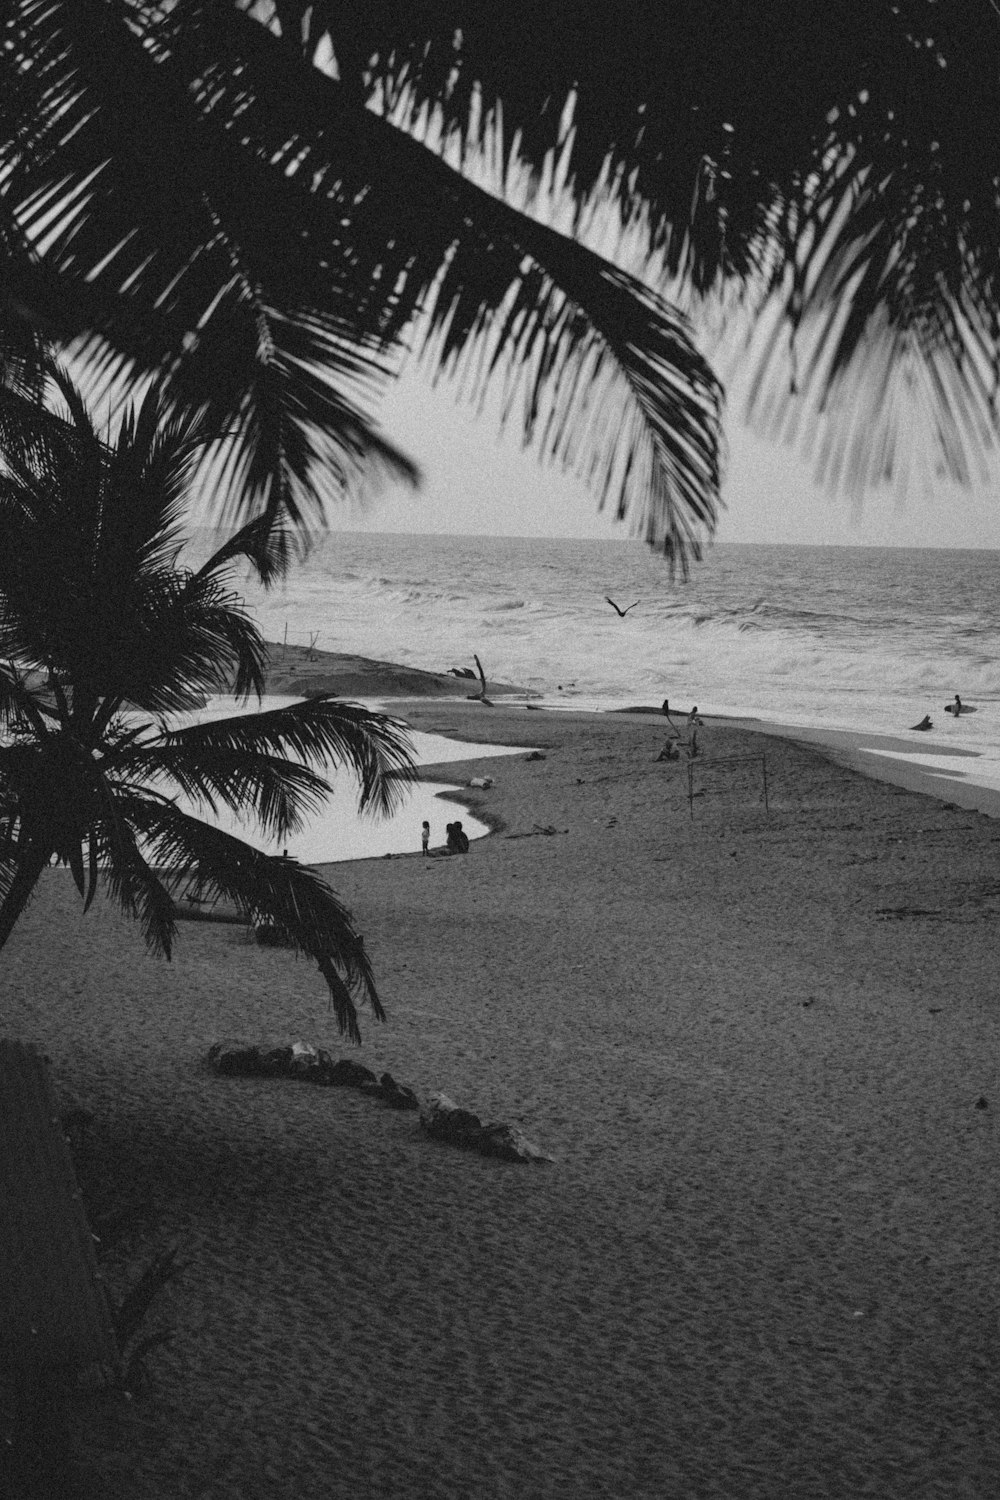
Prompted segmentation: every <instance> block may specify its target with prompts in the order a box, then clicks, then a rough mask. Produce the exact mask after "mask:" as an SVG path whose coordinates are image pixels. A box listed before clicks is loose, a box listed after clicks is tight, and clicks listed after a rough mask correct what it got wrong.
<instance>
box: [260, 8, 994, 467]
mask: <svg viewBox="0 0 1000 1500" xmlns="http://www.w3.org/2000/svg"><path fill="white" fill-rule="evenodd" d="M274 10H275V13H276V16H277V23H276V24H280V27H281V30H282V32H283V34H284V36H285V37H286V38H289V39H291V38H297V37H299V36H301V37H302V38H303V51H304V53H305V55H307V56H312V55H313V53H314V52H315V51H316V49H317V48H318V49H320V50H321V51H322V52H323V53H324V55H325V56H326V57H327V58H328V59H330V60H331V64H332V65H334V66H335V67H336V71H337V74H338V77H339V79H340V81H341V85H342V87H343V89H344V91H345V92H346V93H348V94H349V95H351V96H353V97H354V98H355V99H365V100H367V101H368V102H369V103H370V104H371V103H376V104H377V107H379V108H381V109H383V110H385V111H386V112H387V113H389V114H391V116H392V118H393V119H394V120H395V121H396V122H397V123H399V124H400V125H401V126H402V127H403V128H406V129H410V130H413V131H416V132H420V131H421V130H422V129H423V128H424V124H425V122H426V121H427V119H428V118H433V120H434V121H435V124H436V128H437V130H438V132H439V135H440V136H441V138H443V139H444V140H446V141H447V140H450V141H452V142H455V143H457V145H456V149H458V150H460V151H465V152H472V153H474V152H475V151H476V150H477V149H478V150H481V149H483V148H484V147H489V148H490V149H491V150H495V152H496V156H497V160H498V166H497V172H496V180H497V181H505V180H507V178H508V177H509V175H510V173H511V170H512V168H513V167H514V166H515V165H516V163H517V162H518V161H525V162H527V163H528V165H529V167H530V168H531V170H532V171H533V172H534V173H535V174H536V178H537V179H538V180H541V179H542V178H543V177H544V175H545V173H546V172H547V171H548V170H549V165H550V163H551V161H552V160H553V157H554V156H558V157H559V159H560V162H561V163H562V164H563V167H564V172H563V175H564V179H565V192H566V193H567V195H568V196H569V197H570V198H571V199H572V201H573V202H574V204H575V207H576V211H577V216H578V222H580V221H581V220H582V218H583V217H584V215H585V210H586V209H587V207H588V205H589V204H590V203H591V201H592V199H593V198H594V196H595V195H597V196H599V197H601V198H603V199H604V200H605V201H610V202H612V203H613V204H615V205H616V207H617V209H618V211H619V213H620V216H621V219H622V221H623V222H628V223H638V224H640V225H641V226H642V227H643V229H644V231H645V233H646V235H647V242H648V247H649V249H650V250H651V251H653V252H655V254H656V255H657V257H662V260H663V263H664V265H665V267H666V269H667V271H668V273H669V274H670V275H673V276H678V275H679V276H682V277H684V278H685V279H686V280H687V281H688V282H690V284H691V285H693V286H694V287H695V288H696V289H702V290H711V289H712V288H713V287H716V286H717V285H718V284H719V283H720V282H726V283H730V284H732V283H736V284H737V285H739V286H742V287H744V288H745V291H746V295H747V300H748V305H749V307H750V310H751V311H752V312H753V313H755V314H756V313H759V312H760V311H761V310H762V309H763V311H764V312H765V313H766V314H767V315H768V317H769V318H771V321H772V326H773V327H775V328H777V329H778V330H780V335H779V336H778V337H776V338H775V339H774V340H773V341H770V342H768V341H767V340H764V341H763V343H760V342H758V341H756V340H755V341H754V343H753V345H752V347H751V361H752V363H751V369H752V370H753V371H755V372H756V375H757V379H756V381H755V383H754V393H755V399H754V400H752V401H751V407H750V409H751V414H752V416H753V417H754V418H755V419H756V420H757V421H758V422H759V423H760V424H761V425H763V426H764V427H765V428H766V429H767V430H770V431H772V432H778V433H779V434H781V435H784V436H794V438H795V439H796V440H797V441H798V442H799V443H800V444H801V445H802V446H804V447H805V448H806V449H807V451H809V452H812V453H814V454H816V455H817V456H818V458H819V460H820V462H821V466H822V468H823V469H824V472H825V473H826V474H827V475H828V477H830V478H831V479H832V480H837V479H838V478H839V479H840V480H842V481H843V482H844V483H847V484H849V485H850V486H851V487H853V488H855V490H856V491H857V490H859V489H860V488H862V487H863V486H865V485H867V484H869V483H874V482H879V481H881V480H882V479H884V478H886V477H887V476H892V475H896V476H898V475H899V474H900V473H901V472H905V467H906V464H907V463H908V461H909V449H910V439H911V438H912V437H913V436H914V435H917V434H923V435H924V436H925V438H926V437H927V436H928V435H929V439H930V441H931V443H932V445H933V453H932V455H931V457H932V461H933V464H934V468H935V469H940V470H941V471H942V472H943V473H945V474H947V475H948V476H950V477H952V478H955V479H957V480H959V481H960V482H962V481H965V480H966V479H968V478H970V477H971V476H973V475H974V474H975V472H976V469H977V465H978V464H979V462H980V461H981V460H983V459H984V458H985V457H988V456H989V454H990V452H991V450H992V449H993V446H994V433H995V426H996V422H995V417H996V413H995V404H996V394H997V384H998V378H1000V314H998V308H1000V295H998V294H1000V287H998V285H997V281H998V272H1000V188H998V182H1000V115H998V112H997V108H996V101H997V79H998V77H1000V7H997V5H996V4H994V3H993V0H973V3H969V0H869V3H866V4H858V3H857V0H831V3H830V4H827V5H824V6H822V7H821V8H817V7H814V6H806V5H802V4H801V3H800V0H767V3H766V4H765V3H756V0H714V3H713V4H711V5H706V4H704V3H703V0H615V3H614V4H613V5H612V4H610V3H607V4H601V3H596V4H589V5H579V6H574V7H569V8H567V7H566V6H565V5H563V4H561V3H556V0H531V3H530V4H529V3H528V0H511V3H510V4H507V5H504V6H502V7H490V6H484V5H481V4H479V3H478V0H448V3H446V4H444V5H442V4H440V3H437V0H435V3H433V4H430V3H424V4H421V3H413V4H408V5H405V6H403V5H398V4H395V3H388V0H386V3H380V0H373V3H372V4H370V5H367V6H365V7H364V9H363V11H361V12H359V11H357V10H356V9H354V8H353V7H352V8H345V7H343V6H342V5H340V4H339V3H336V0H317V3H309V4H306V3H305V0H276V4H275V6H274ZM567 104H569V105H570V106H571V108H567ZM845 310H846V313H847V316H845ZM772 314H776V316H773V317H772ZM779 406H780V407H781V408H783V416H782V420H781V422H779V423H778V424H777V425H776V424H775V423H774V421H773V420H772V417H773V413H774V411H775V409H776V408H777V407H779ZM866 426H867V427H869V428H871V427H872V426H874V431H872V432H871V442H870V443H866V442H865V441H864V438H863V429H864V427H866Z"/></svg>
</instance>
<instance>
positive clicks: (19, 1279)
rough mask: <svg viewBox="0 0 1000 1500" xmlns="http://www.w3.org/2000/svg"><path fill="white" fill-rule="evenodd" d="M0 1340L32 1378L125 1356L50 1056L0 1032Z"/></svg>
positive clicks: (23, 1376) (6, 1355)
mask: <svg viewBox="0 0 1000 1500" xmlns="http://www.w3.org/2000/svg"><path fill="white" fill-rule="evenodd" d="M0 1349H2V1350H3V1362H4V1365H5V1367H6V1371H7V1374H8V1378H9V1377H10V1375H11V1374H13V1375H14V1378H15V1379H16V1380H18V1381H23V1382H24V1383H25V1385H31V1384H33V1383H34V1382H35V1381H36V1380H37V1379H38V1378H39V1377H40V1376H41V1375H42V1374H43V1373H44V1372H47V1371H49V1370H53V1369H57V1368H62V1369H66V1368H76V1369H81V1368H85V1367H87V1366H91V1365H95V1364H99V1365H104V1366H110V1367H112V1368H114V1367H116V1366H117V1365H118V1350H117V1345H116V1342H115V1336H114V1330H113V1327H112V1320H111V1309H110V1306H109V1303H108V1298H107V1296H106V1294H105V1291H104V1288H103V1287H102V1285H101V1282H100V1278H99V1275H98V1270H97V1260H96V1256H95V1254H94V1242H93V1239H92V1237H91V1233H90V1229H89V1227H88V1225H87V1220H86V1216H85V1214H84V1211H83V1204H82V1202H81V1197H80V1190H79V1187H78V1185H77V1181H76V1173H75V1171H74V1169H73V1161H72V1158H71V1156H70V1153H69V1146H68V1144H67V1141H66V1137H65V1135H64V1134H63V1130H62V1126H61V1122H60V1119H59V1111H58V1108H57V1106H56V1101H55V1095H54V1092H53V1089H52V1083H51V1080H50V1078H49V1073H48V1066H47V1064H46V1062H45V1059H44V1058H43V1057H42V1055H41V1054H40V1053H39V1052H38V1051H37V1050H36V1049H35V1048H34V1047H31V1046H28V1045H26V1044H24V1043H21V1042H16V1041H8V1040H0Z"/></svg>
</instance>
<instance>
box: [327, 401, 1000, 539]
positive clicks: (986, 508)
mask: <svg viewBox="0 0 1000 1500" xmlns="http://www.w3.org/2000/svg"><path fill="white" fill-rule="evenodd" d="M380 415H381V418H382V422H383V425H384V426H385V427H386V429H387V430H388V431H389V433H390V434H391V436H392V437H393V438H394V439H395V441H396V442H398V443H399V444H400V445H401V446H402V447H403V448H404V449H405V450H406V451H407V452H408V453H409V454H410V455H411V456H412V457H414V458H416V459H417V461H418V462H419V463H420V465H421V467H422V468H423V470H424V484H423V487H422V489H421V490H420V491H418V492H417V493H416V494H414V493H412V492H410V491H404V490H399V491H390V492H389V493H387V494H385V495H383V496H382V497H381V498H378V499H375V500H373V501H371V502H369V503H368V504H367V505H366V506H365V507H364V508H363V509H359V508H357V507H350V508H348V507H344V508H343V509H341V510H339V512H338V513H337V514H336V515H335V517H334V518H333V520H334V524H335V525H338V526H341V527H344V528H346V529H356V530H375V531H416V532H434V531H446V532H479V533H486V534H488V535H503V534H507V535H513V536H535V535H537V536H580V537H600V536H615V535H618V536H623V535H625V536H627V535H628V531H627V529H626V528H623V527H621V526H615V525H614V524H613V523H612V522H611V521H610V520H609V519H607V518H606V517H604V516H601V515H599V514H598V512H597V503H596V498H595V497H594V496H593V495H592V494H591V493H590V492H588V490H587V489H586V487H585V486H584V484H583V483H582V482H581V481H579V480H577V479H575V478H573V477H572V476H571V475H563V474H561V473H560V472H559V470H558V469H557V468H556V467H554V466H552V465H548V464H540V463H539V461H538V459H537V457H536V456H535V454H534V453H533V452H531V451H528V452H522V450H521V448H520V444H519V441H518V435H517V433H516V431H515V430H514V429H511V430H510V431H508V432H506V433H505V434H504V435H503V436H502V437H498V435H497V424H496V421H495V419H493V418H492V417H491V416H490V415H489V414H488V413H487V414H484V415H483V416H481V417H477V415H476V413H475V412H474V411H473V410H472V409H471V408H470V407H469V406H467V405H460V404H458V403H456V401H455V397H454V394H453V391H452V390H451V389H449V387H448V386H447V384H445V383H442V384H440V385H439V386H438V387H437V388H435V389H432V388H431V387H430V386H429V384H427V383H426V382H425V381H424V379H423V378H422V377H421V376H420V375H419V374H416V373H414V374H410V375H407V376H404V378H403V379H401V380H399V381H398V382H397V383H396V385H395V386H394V387H393V388H392V389H391V390H390V391H389V394H388V396H387V397H386V399H385V401H384V403H383V405H382V408H381V411H380ZM727 441H728V446H729V458H728V463H727V466H726V479H725V485H724V489H723V495H724V499H725V502H726V510H725V511H724V512H723V515H722V519H721V522H720V525H719V529H718V533H717V540H718V541H721V542H752V541H762V542H798V543H814V544H823V543H825V544H828V545H829V544H835V545H841V546H880V545H882V546H893V547H910V546H938V547H992V548H997V549H1000V487H998V489H997V490H996V491H992V492H991V491H989V490H986V489H982V490H977V491H973V492H964V491H960V490H957V489H954V488H947V487H942V486H938V487H937V489H935V488H934V487H933V486H932V485H931V484H930V483H927V482H924V483H923V484H921V485H919V486H917V485H914V486H912V487H911V489H910V490H909V492H908V493H906V494H905V495H904V496H896V495H894V494H893V493H891V492H890V491H883V492H881V493H873V494H870V495H869V496H868V497H867V498H866V500H865V502H864V505H863V507H862V509H861V511H860V513H856V512H855V511H854V510H853V508H852V506H851V504H850V502H849V501H847V500H845V499H843V498H840V497H831V496H830V495H828V494H826V493H824V492H822V491H820V490H818V489H817V488H816V486H815V485H814V484H813V483H812V481H811V474H810V470H809V468H808V467H807V466H806V465H805V464H804V463H802V462H800V461H798V460H797V459H796V457H795V456H794V455H793V454H790V453H789V452H788V450H787V449H784V448H781V447H778V446H775V445H773V444H771V443H767V442H764V441H763V440H761V439H759V438H756V437H754V436H753V435H751V434H750V433H749V432H747V430H746V428H745V427H744V426H743V424H742V423H740V422H739V421H738V420H736V419H735V417H732V416H731V417H730V418H729V419H728V421H727Z"/></svg>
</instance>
